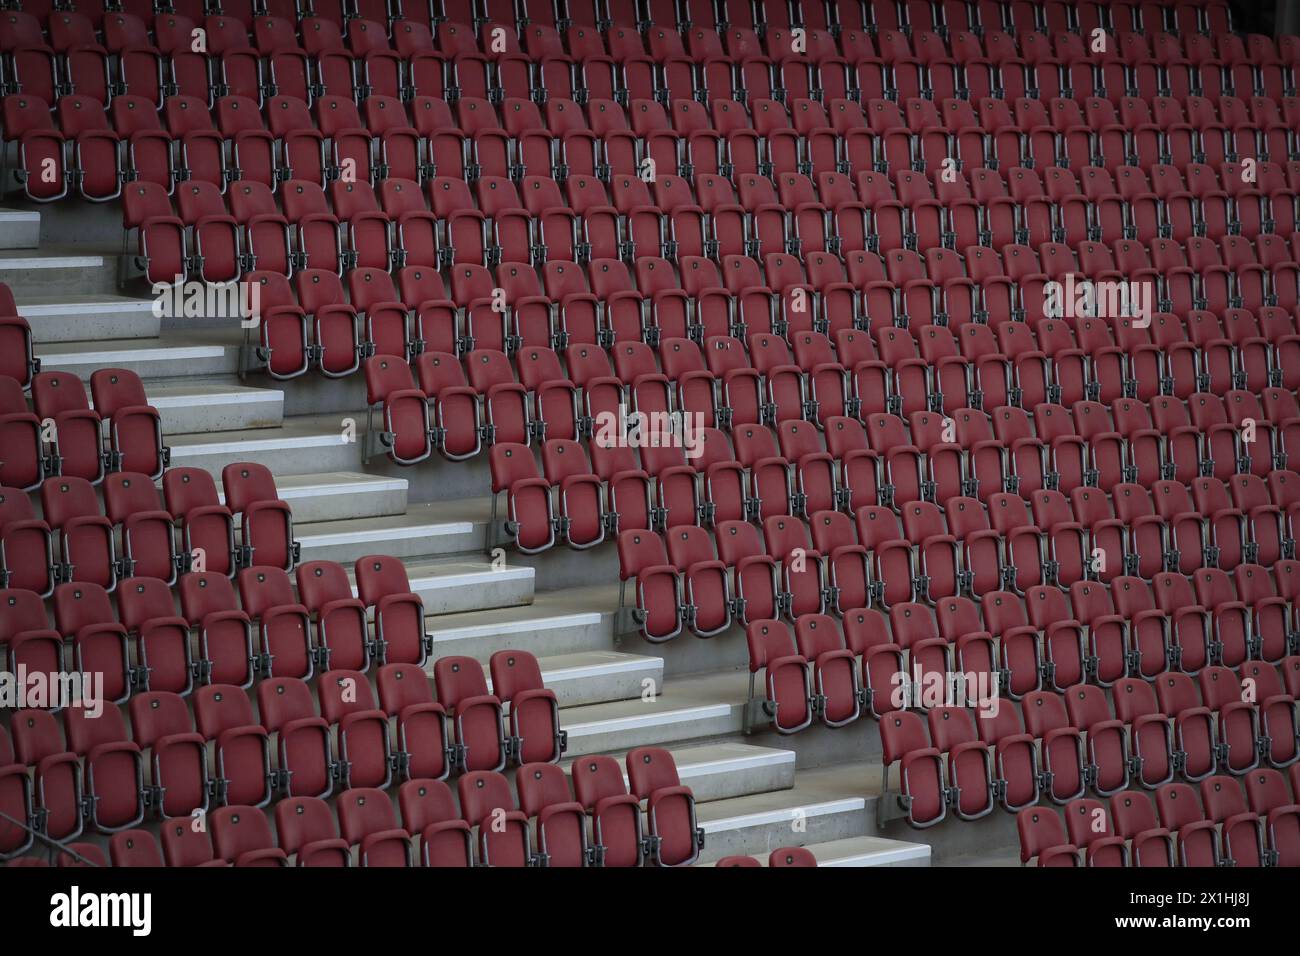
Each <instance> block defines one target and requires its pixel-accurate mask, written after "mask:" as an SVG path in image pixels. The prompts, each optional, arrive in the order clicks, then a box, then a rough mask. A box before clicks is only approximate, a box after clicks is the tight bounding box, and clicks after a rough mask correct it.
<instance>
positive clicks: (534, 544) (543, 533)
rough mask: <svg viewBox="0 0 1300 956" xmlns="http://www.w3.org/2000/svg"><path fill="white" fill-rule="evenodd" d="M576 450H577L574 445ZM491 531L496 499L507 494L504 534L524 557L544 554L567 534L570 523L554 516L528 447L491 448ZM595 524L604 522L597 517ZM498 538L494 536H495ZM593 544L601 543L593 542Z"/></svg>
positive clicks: (546, 487) (546, 488) (546, 486)
mask: <svg viewBox="0 0 1300 956" xmlns="http://www.w3.org/2000/svg"><path fill="white" fill-rule="evenodd" d="M575 447H577V446H576V445H575ZM490 458H491V465H492V506H493V507H492V511H493V515H492V527H493V529H495V528H496V526H497V517H496V503H497V497H496V496H497V495H498V494H500V493H501V492H503V491H504V492H506V518H505V519H504V531H505V533H506V534H507V535H509V536H510V537H511V538H513V540H514V544H515V547H517V548H518V549H519V550H520V551H522V552H524V553H525V554H536V553H537V552H538V551H545V550H546V549H547V548H549V547H551V546H552V545H553V544H554V543H555V539H556V532H557V531H560V532H565V531H567V528H568V527H569V522H568V520H567V519H566V518H565V517H560V518H557V517H555V515H554V513H553V503H552V498H551V486H550V484H549V483H548V481H547V480H546V479H544V478H542V477H541V475H540V474H538V471H537V463H536V461H535V460H534V458H533V454H532V450H531V449H530V448H529V447H528V446H527V445H520V444H513V443H503V444H495V445H493V446H492V450H491V454H490ZM596 524H597V528H598V529H602V535H601V536H602V537H603V522H602V519H601V517H600V515H599V513H597V515H596ZM493 537H495V534H494V535H493ZM591 543H592V544H595V543H598V541H593V542H591Z"/></svg>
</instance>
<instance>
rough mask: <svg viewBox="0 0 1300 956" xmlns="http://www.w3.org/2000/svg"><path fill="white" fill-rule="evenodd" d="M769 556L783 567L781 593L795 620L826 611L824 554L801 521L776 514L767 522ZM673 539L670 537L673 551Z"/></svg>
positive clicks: (765, 522)
mask: <svg viewBox="0 0 1300 956" xmlns="http://www.w3.org/2000/svg"><path fill="white" fill-rule="evenodd" d="M763 538H764V541H765V543H766V546H767V553H768V554H769V555H770V556H771V557H772V558H773V559H774V560H775V561H776V562H777V563H778V564H779V565H780V567H781V579H780V581H781V590H782V593H784V594H786V595H789V596H788V597H786V598H785V599H784V601H785V604H786V613H787V614H788V615H789V616H790V617H791V618H798V617H800V616H801V615H804V614H821V613H822V612H823V611H825V610H826V588H825V583H824V580H823V575H824V571H823V567H822V555H821V554H819V553H818V552H816V551H814V550H812V549H811V547H810V542H809V540H808V526H807V525H805V524H804V523H803V521H801V520H799V519H798V518H791V517H787V516H785V515H776V516H773V517H771V518H768V519H766V520H765V521H764V522H763ZM672 541H673V536H672V535H670V537H669V550H670V552H671V550H672Z"/></svg>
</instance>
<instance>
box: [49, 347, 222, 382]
mask: <svg viewBox="0 0 1300 956" xmlns="http://www.w3.org/2000/svg"><path fill="white" fill-rule="evenodd" d="M40 356H41V364H42V366H43V367H45V368H47V369H58V370H60V371H66V372H74V373H75V374H77V375H79V376H81V377H82V378H83V379H87V380H89V378H90V376H91V374H92V373H93V372H95V371H96V370H98V369H101V368H127V369H130V370H131V371H133V372H135V373H136V374H137V375H139V376H140V377H141V378H143V379H150V378H166V377H172V376H175V375H176V374H177V372H178V371H179V372H181V373H182V374H185V375H220V374H225V373H233V372H234V371H235V370H236V368H237V366H238V355H237V352H236V350H235V349H233V348H231V347H229V346H225V345H212V344H206V345H205V344H201V343H195V342H191V341H184V342H180V341H175V340H174V339H172V338H170V337H168V338H148V339H122V340H120V341H107V342H77V341H73V342H51V343H49V344H47V345H45V346H43V347H42V348H41V349H40Z"/></svg>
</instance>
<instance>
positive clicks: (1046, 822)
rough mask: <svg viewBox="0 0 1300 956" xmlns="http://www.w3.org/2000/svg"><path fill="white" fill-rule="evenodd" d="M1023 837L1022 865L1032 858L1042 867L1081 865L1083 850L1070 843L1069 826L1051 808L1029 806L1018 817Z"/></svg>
mask: <svg viewBox="0 0 1300 956" xmlns="http://www.w3.org/2000/svg"><path fill="white" fill-rule="evenodd" d="M1016 830H1017V831H1018V832H1019V834H1020V865H1021V866H1024V865H1025V864H1026V863H1028V862H1029V861H1030V860H1032V859H1035V858H1036V859H1037V860H1038V865H1039V866H1078V865H1079V848H1078V847H1076V846H1075V845H1074V844H1072V843H1070V842H1068V837H1067V836H1066V832H1065V824H1064V823H1062V822H1061V817H1060V816H1059V815H1058V814H1057V812H1056V810H1055V809H1053V808H1051V807H1029V808H1028V809H1025V810H1021V811H1020V812H1019V813H1018V814H1016Z"/></svg>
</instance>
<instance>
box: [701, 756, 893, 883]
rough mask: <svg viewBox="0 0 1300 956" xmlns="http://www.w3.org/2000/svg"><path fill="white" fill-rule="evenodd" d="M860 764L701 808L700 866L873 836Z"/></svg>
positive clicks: (800, 776)
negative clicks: (740, 856)
mask: <svg viewBox="0 0 1300 956" xmlns="http://www.w3.org/2000/svg"><path fill="white" fill-rule="evenodd" d="M865 768H866V765H864V764H861V763H856V764H853V763H850V764H841V765H840V766H837V767H828V768H821V769H816V770H801V771H797V772H796V773H795V775H794V786H793V787H792V788H791V789H789V790H776V791H772V792H769V793H758V794H750V795H747V796H742V797H735V798H733V799H730V800H715V801H710V802H707V803H700V804H698V805H697V807H696V818H697V821H698V824H699V826H700V827H702V828H703V830H704V841H705V842H704V849H703V850H702V851H701V854H700V862H702V863H708V862H714V861H716V860H718V859H721V858H722V857H724V856H734V855H737V854H749V855H750V856H754V857H758V858H759V859H763V860H765V859H766V858H767V855H768V854H769V853H771V852H772V851H773V850H774V849H776V848H777V847H782V846H801V845H806V844H810V843H813V844H816V843H829V842H831V841H833V840H845V839H849V838H851V837H862V836H868V835H870V833H871V831H870V829H869V827H870V824H871V821H870V818H869V817H868V814H867V801H866V798H865V797H864V796H863V785H862V780H863V771H864V770H865Z"/></svg>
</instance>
